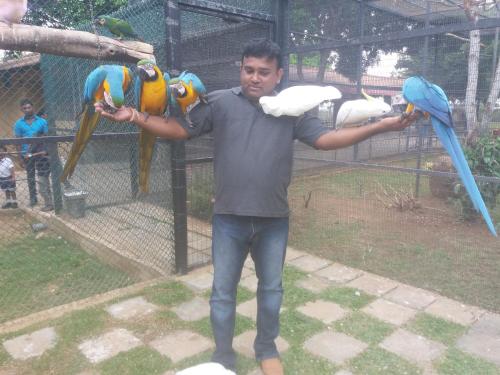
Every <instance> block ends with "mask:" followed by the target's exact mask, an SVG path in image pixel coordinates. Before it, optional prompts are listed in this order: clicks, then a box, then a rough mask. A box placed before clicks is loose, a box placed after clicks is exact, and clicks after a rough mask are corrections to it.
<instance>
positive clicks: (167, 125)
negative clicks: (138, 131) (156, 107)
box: [94, 103, 189, 140]
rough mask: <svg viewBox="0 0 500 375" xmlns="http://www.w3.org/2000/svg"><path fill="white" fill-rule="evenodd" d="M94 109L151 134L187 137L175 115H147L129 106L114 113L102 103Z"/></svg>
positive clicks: (109, 117) (172, 137) (177, 137)
mask: <svg viewBox="0 0 500 375" xmlns="http://www.w3.org/2000/svg"><path fill="white" fill-rule="evenodd" d="M94 106H95V109H96V111H97V112H100V113H101V115H102V117H105V118H107V119H110V120H113V121H117V122H133V123H134V124H135V125H137V126H139V127H141V128H142V129H145V130H148V131H149V132H151V133H152V134H154V135H156V136H158V137H161V138H166V139H172V140H182V139H188V138H189V134H188V132H187V131H186V130H185V129H184V128H183V127H182V126H181V124H180V123H179V122H178V121H177V120H176V119H175V117H168V118H165V117H163V116H148V115H146V114H143V113H140V112H137V110H135V109H133V108H131V107H125V106H123V107H121V108H119V109H118V111H117V112H115V113H109V112H106V111H104V108H103V106H102V104H100V103H96V104H95V105H94Z"/></svg>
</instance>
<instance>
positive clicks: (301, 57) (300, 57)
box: [297, 53, 304, 82]
mask: <svg viewBox="0 0 500 375" xmlns="http://www.w3.org/2000/svg"><path fill="white" fill-rule="evenodd" d="M303 64H304V55H303V54H302V53H297V76H298V77H299V81H301V82H302V81H304V72H303V71H302V67H303V66H304V65H303Z"/></svg>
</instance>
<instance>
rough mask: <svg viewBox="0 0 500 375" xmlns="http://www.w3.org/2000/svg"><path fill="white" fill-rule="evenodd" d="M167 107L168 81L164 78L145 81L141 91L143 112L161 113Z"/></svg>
mask: <svg viewBox="0 0 500 375" xmlns="http://www.w3.org/2000/svg"><path fill="white" fill-rule="evenodd" d="M166 107H167V83H166V82H165V80H163V79H157V80H156V81H151V82H147V81H146V82H144V83H143V87H142V91H141V108H140V111H141V112H147V113H149V114H152V115H161V114H163V113H164V112H165V110H166Z"/></svg>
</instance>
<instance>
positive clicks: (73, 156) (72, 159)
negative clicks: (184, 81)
mask: <svg viewBox="0 0 500 375" xmlns="http://www.w3.org/2000/svg"><path fill="white" fill-rule="evenodd" d="M131 79H132V77H131V74H130V70H129V69H128V68H127V67H125V66H121V65H101V66H99V67H98V68H96V69H94V70H93V71H92V72H91V73H90V74H89V76H88V77H87V80H86V81H85V86H84V89H83V90H84V91H83V110H82V113H81V120H80V126H79V128H78V131H77V132H76V135H75V140H74V142H73V146H72V147H71V151H70V153H69V156H68V160H67V161H66V164H65V165H64V170H63V173H62V175H61V181H63V182H64V181H66V180H67V179H68V178H69V177H71V175H72V174H73V171H74V170H75V167H76V163H77V162H78V160H79V159H80V156H81V155H82V153H83V150H84V149H85V146H86V145H87V143H88V141H89V139H90V136H91V135H92V133H93V132H94V129H95V128H96V126H97V123H98V121H99V118H100V117H101V115H100V113H99V112H96V111H95V108H94V103H96V102H103V103H104V105H105V106H106V107H108V109H109V110H113V109H115V110H116V109H117V108H120V107H121V106H122V105H123V104H124V102H125V94H126V92H127V90H128V88H129V86H130V82H131Z"/></svg>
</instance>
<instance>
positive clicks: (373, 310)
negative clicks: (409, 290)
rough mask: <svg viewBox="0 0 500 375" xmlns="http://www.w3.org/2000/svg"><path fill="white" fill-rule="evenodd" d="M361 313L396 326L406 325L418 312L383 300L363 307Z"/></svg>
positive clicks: (380, 299)
mask: <svg viewBox="0 0 500 375" xmlns="http://www.w3.org/2000/svg"><path fill="white" fill-rule="evenodd" d="M361 311H363V312H365V313H367V314H369V315H371V316H374V317H375V318H377V319H380V320H383V321H384V322H388V323H391V324H394V325H396V326H400V325H403V324H405V323H406V322H407V321H408V320H410V319H412V318H413V317H414V316H415V314H416V313H417V310H413V309H410V308H409V307H405V306H401V305H398V304H397V303H394V302H391V301H387V300H385V299H382V298H379V299H376V300H375V301H373V302H372V303H370V304H369V305H367V306H365V307H363V308H362V309H361Z"/></svg>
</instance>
